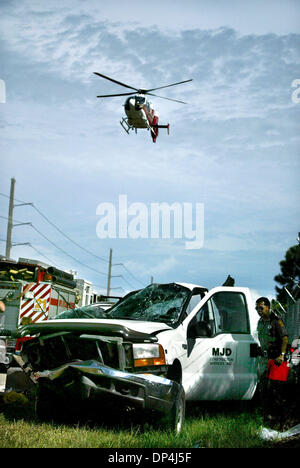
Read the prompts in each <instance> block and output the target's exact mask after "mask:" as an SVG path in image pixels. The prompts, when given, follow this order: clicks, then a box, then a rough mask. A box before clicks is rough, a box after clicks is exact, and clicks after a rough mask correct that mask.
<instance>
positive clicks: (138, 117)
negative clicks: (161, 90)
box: [124, 94, 158, 141]
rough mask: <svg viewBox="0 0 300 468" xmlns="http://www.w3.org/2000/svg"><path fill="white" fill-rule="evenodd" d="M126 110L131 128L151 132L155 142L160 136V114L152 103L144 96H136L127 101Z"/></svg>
mask: <svg viewBox="0 0 300 468" xmlns="http://www.w3.org/2000/svg"><path fill="white" fill-rule="evenodd" d="M124 110H125V113H126V116H127V123H128V126H129V127H130V128H147V129H148V130H151V136H152V139H153V141H155V140H156V138H157V136H158V127H157V124H158V113H157V112H155V110H154V107H153V104H152V102H150V101H149V100H148V99H147V98H146V97H145V96H144V95H143V94H135V95H134V96H130V97H129V98H127V99H126V101H125V104H124Z"/></svg>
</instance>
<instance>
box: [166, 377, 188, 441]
mask: <svg viewBox="0 0 300 468" xmlns="http://www.w3.org/2000/svg"><path fill="white" fill-rule="evenodd" d="M184 417H185V393H184V389H183V387H182V386H180V390H179V392H178V393H177V395H176V398H175V400H174V403H173V405H172V408H171V410H170V412H169V413H168V414H167V415H165V416H164V418H163V419H162V422H164V423H165V424H166V425H167V428H168V429H170V430H172V431H174V432H175V433H176V434H179V433H180V432H181V429H182V427H183V423H184Z"/></svg>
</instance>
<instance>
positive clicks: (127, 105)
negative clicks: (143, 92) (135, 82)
mask: <svg viewBox="0 0 300 468" xmlns="http://www.w3.org/2000/svg"><path fill="white" fill-rule="evenodd" d="M130 99H131V97H129V98H128V99H126V101H125V104H124V107H125V109H126V110H130V105H129V101H130Z"/></svg>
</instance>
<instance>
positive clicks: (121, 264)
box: [0, 193, 144, 287]
mask: <svg viewBox="0 0 300 468" xmlns="http://www.w3.org/2000/svg"><path fill="white" fill-rule="evenodd" d="M0 195H2V196H4V197H6V198H10V197H9V196H8V195H6V194H4V193H0ZM14 200H15V201H17V202H19V203H22V204H26V205H29V206H31V207H32V208H34V209H35V210H36V212H37V213H38V214H39V215H40V216H42V218H44V219H45V220H46V221H47V222H48V223H49V224H50V225H51V226H53V227H54V228H55V229H56V230H57V231H58V232H59V233H60V234H61V235H63V236H64V237H65V238H66V239H68V240H69V241H70V242H72V243H73V244H74V245H76V246H77V247H79V248H80V249H82V250H83V251H85V252H86V253H88V254H89V255H92V256H93V257H96V258H98V259H99V260H101V261H104V262H106V263H109V262H108V260H106V259H105V258H103V257H100V256H99V255H96V254H94V253H93V252H91V251H89V250H87V249H86V248H85V247H82V246H81V245H80V244H78V242H76V241H74V240H73V239H71V237H70V236H68V235H67V234H66V233H65V232H64V231H62V230H61V229H60V228H59V227H58V226H56V224H54V223H53V222H52V221H51V220H50V219H49V218H48V217H47V216H46V215H44V214H43V213H42V212H41V210H39V209H38V208H37V207H36V206H35V205H34V203H26V202H24V201H23V200H18V199H16V198H14ZM5 219H8V218H5ZM40 234H41V233H40ZM41 235H43V234H41ZM44 237H45V236H44ZM45 238H46V237H45ZM47 240H48V241H49V242H51V243H52V244H53V245H54V246H55V247H56V248H59V247H57V246H56V245H55V244H54V243H53V242H52V241H50V240H49V239H47ZM59 250H61V251H63V250H62V249H61V248H59ZM63 252H64V253H65V254H66V255H68V256H70V257H71V258H73V259H75V258H74V257H72V256H71V255H69V254H68V253H66V252H65V251H63ZM75 260H76V259H75ZM76 261H77V262H78V263H81V264H82V265H84V264H83V263H82V262H80V261H79V260H76ZM118 265H120V266H122V267H123V268H124V269H125V270H126V271H127V273H128V274H129V275H130V276H131V277H132V278H133V279H134V280H135V281H136V282H138V283H139V284H141V285H142V286H143V287H144V283H142V282H141V281H140V280H139V279H138V278H137V277H136V276H135V275H134V274H133V273H132V272H131V271H130V270H129V269H128V268H127V267H126V266H125V265H124V264H123V263H119V264H118ZM87 268H90V267H87ZM93 270H94V269H93ZM94 271H96V272H97V270H94ZM101 274H104V275H105V273H102V272H101ZM123 279H124V281H126V282H127V283H128V284H129V285H130V286H131V287H133V286H132V285H131V284H130V283H129V282H128V281H127V280H126V279H125V278H123Z"/></svg>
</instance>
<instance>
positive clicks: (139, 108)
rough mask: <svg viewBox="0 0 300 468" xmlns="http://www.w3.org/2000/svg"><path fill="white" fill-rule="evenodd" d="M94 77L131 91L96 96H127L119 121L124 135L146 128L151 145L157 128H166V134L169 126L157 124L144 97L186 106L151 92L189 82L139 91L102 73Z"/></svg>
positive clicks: (149, 104) (154, 112) (151, 107)
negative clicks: (149, 134)
mask: <svg viewBox="0 0 300 468" xmlns="http://www.w3.org/2000/svg"><path fill="white" fill-rule="evenodd" d="M94 74H95V75H98V76H100V77H101V78H105V79H106V80H109V81H112V82H113V83H116V84H118V85H120V86H123V87H125V88H128V89H132V90H133V91H131V92H128V93H120V94H104V95H101V96H97V98H106V97H114V96H129V97H128V98H127V99H126V101H125V103H124V110H125V113H126V116H127V117H126V118H125V117H122V120H121V121H120V124H121V126H122V127H123V129H124V130H125V132H126V133H128V134H129V132H130V130H135V133H137V129H138V128H146V129H147V130H150V132H151V137H152V140H153V143H155V142H156V138H157V137H158V129H159V128H166V129H167V131H168V134H169V132H170V124H167V125H159V124H158V112H157V111H155V110H154V107H153V104H152V102H150V101H149V99H148V98H147V97H146V95H150V96H155V97H159V98H162V99H167V100H168V101H174V102H179V103H180V104H186V102H183V101H178V100H177V99H171V98H167V97H164V96H158V95H157V94H153V93H152V92H151V91H156V90H158V89H163V88H169V87H170V86H176V85H179V84H182V83H187V82H188V81H193V80H192V79H190V80H184V81H179V82H178V83H172V84H169V85H166V86H161V87H159V88H152V89H139V88H135V87H133V86H129V85H127V84H125V83H122V82H121V81H117V80H114V79H113V78H110V77H109V76H105V75H103V74H102V73H98V72H94Z"/></svg>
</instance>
